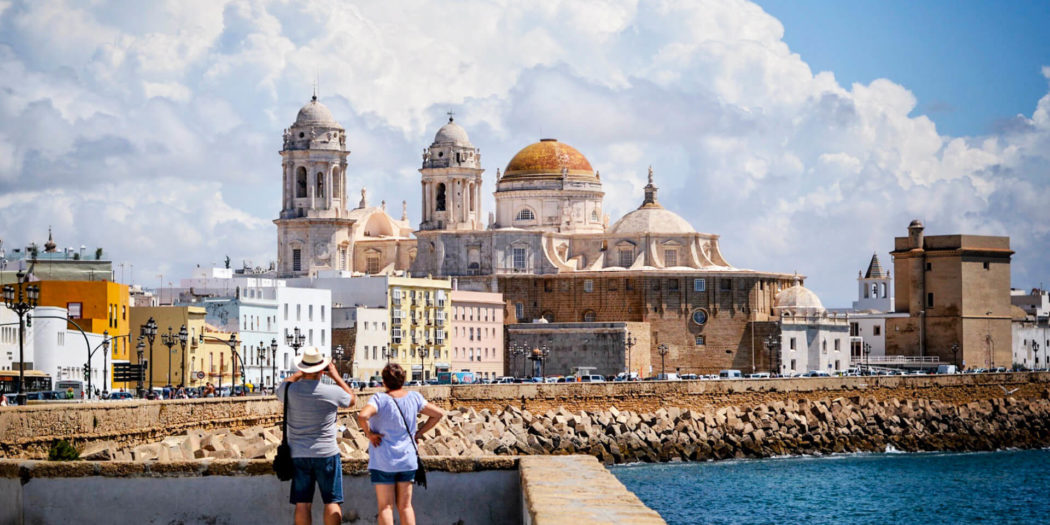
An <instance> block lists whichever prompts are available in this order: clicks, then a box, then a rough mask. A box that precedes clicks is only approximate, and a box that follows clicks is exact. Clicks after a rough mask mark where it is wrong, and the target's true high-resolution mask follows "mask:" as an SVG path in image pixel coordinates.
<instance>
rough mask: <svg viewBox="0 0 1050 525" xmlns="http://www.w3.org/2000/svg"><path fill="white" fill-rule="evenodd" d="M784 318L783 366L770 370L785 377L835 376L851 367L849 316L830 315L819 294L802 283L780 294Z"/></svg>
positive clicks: (778, 306) (778, 308)
mask: <svg viewBox="0 0 1050 525" xmlns="http://www.w3.org/2000/svg"><path fill="white" fill-rule="evenodd" d="M773 309H774V311H776V312H777V314H779V316H780V322H779V325H780V356H779V359H778V360H779V363H773V364H772V366H771V367H770V370H771V372H772V373H775V374H780V375H782V376H793V375H800V374H805V373H807V372H810V371H814V372H826V373H828V374H830V375H835V373H836V372H844V371H845V370H847V369H848V368H850V364H851V362H850V357H851V355H850V344H849V343H850V325H849V321H848V320H847V315H846V314H836V313H831V312H828V311H827V310H826V309H825V308H824V305H823V304H822V303H821V301H820V298H818V297H817V295H816V294H815V293H813V292H812V291H810V290H809V289H807V288H805V287H804V286H802V285H801V284H796V285H794V286H792V287H791V288H788V289H786V290H783V291H781V292H780V293H778V294H777V303H776V306H774V308H773Z"/></svg>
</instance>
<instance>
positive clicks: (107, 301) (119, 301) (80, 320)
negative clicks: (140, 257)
mask: <svg viewBox="0 0 1050 525" xmlns="http://www.w3.org/2000/svg"><path fill="white" fill-rule="evenodd" d="M36 284H37V285H38V286H40V303H39V304H40V306H57V307H60V308H65V309H66V312H67V315H68V317H69V319H71V320H73V321H74V322H76V324H77V325H78V326H80V328H81V329H83V330H84V331H85V332H92V333H96V334H101V333H103V332H107V333H108V334H109V337H111V338H113V341H112V343H111V344H110V360H111V361H112V362H121V361H123V362H128V361H130V359H131V356H132V354H134V346H135V341H134V340H132V341H129V339H133V337H137V334H133V335H132V337H129V334H130V328H131V323H130V318H129V315H130V313H129V312H128V309H129V308H130V298H129V295H128V286H127V285H125V284H120V283H114V282H109V281H39V282H37V283H36ZM69 329H71V330H74V329H75V327H74V326H73V325H72V324H70V325H69ZM109 369H110V370H112V369H113V367H112V366H111V367H109ZM129 386H131V387H133V386H134V385H127V384H123V383H113V389H114V390H119V389H120V388H128V387H129Z"/></svg>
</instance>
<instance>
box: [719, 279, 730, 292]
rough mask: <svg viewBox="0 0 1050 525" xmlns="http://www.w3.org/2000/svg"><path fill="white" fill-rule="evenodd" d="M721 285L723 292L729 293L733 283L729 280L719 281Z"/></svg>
mask: <svg viewBox="0 0 1050 525" xmlns="http://www.w3.org/2000/svg"><path fill="white" fill-rule="evenodd" d="M719 282H720V283H721V285H722V290H723V291H729V290H732V289H733V281H732V280H730V279H722V280H720V281H719Z"/></svg>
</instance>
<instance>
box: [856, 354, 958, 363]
mask: <svg viewBox="0 0 1050 525" xmlns="http://www.w3.org/2000/svg"><path fill="white" fill-rule="evenodd" d="M850 361H851V362H852V363H853V364H861V365H863V364H871V365H909V364H910V365H915V364H931V365H935V364H938V363H940V362H941V358H939V357H937V356H930V355H927V356H911V355H874V356H868V357H863V356H853V357H852V358H851V359H850Z"/></svg>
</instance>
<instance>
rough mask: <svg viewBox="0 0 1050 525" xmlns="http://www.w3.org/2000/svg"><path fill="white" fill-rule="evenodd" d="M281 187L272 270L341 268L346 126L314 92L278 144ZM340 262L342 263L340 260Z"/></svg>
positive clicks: (295, 272)
mask: <svg viewBox="0 0 1050 525" xmlns="http://www.w3.org/2000/svg"><path fill="white" fill-rule="evenodd" d="M280 153H281V158H282V166H281V167H282V174H283V175H282V177H283V185H282V188H283V191H282V195H283V197H282V199H281V212H280V215H279V217H278V218H277V220H275V221H274V224H276V225H277V245H278V246H277V271H278V273H279V274H281V275H285V276H304V275H314V274H315V273H316V270H320V269H331V270H343V269H346V268H341V267H340V266H341V264H342V260H343V258H341V257H339V256H338V255H337V254H341V253H343V250H346V244H347V243H348V239H349V227H350V225H351V224H352V223H353V221H352V220H348V219H347V218H346V217H347V214H348V212H347V208H346V167H347V156H348V155H350V151H349V150H347V149H346V130H345V129H343V127H342V126H341V125H340V124H339V123H338V122H336V120H335V118H334V117H332V113H331V112H330V111H329V110H328V108H327V107H325V105H324V104H322V103H320V102H318V101H317V95H316V94H315V95H314V96H313V98H312V99H311V100H310V102H307V103H306V105H305V106H303V107H302V109H300V110H299V114H298V115H297V117H296V119H295V123H293V124H292V126H291V127H289V128H288V129H286V130H284V145H283V148H282V149H281V152H280ZM343 265H345V264H343Z"/></svg>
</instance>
